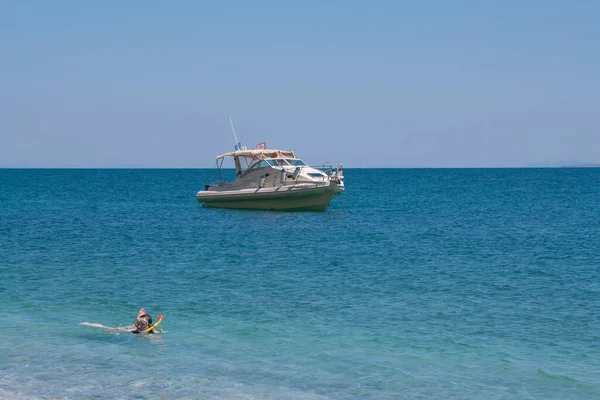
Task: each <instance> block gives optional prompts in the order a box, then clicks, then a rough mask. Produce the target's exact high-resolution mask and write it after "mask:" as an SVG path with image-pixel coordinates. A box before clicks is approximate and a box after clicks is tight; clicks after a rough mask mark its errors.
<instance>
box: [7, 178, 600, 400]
mask: <svg viewBox="0 0 600 400" xmlns="http://www.w3.org/2000/svg"><path fill="white" fill-rule="evenodd" d="M344 173H345V183H346V192H345V193H344V194H343V195H342V196H341V197H339V198H336V199H334V200H333V201H332V203H331V205H330V206H329V207H328V208H327V210H325V211H323V212H277V211H247V210H246V211H244V210H226V209H216V208H206V207H203V206H202V204H200V203H198V202H197V201H196V199H195V197H194V196H195V194H196V192H197V191H198V190H202V189H203V188H204V185H205V184H207V183H211V182H212V181H214V180H215V178H216V176H215V173H214V171H213V170H212V169H163V170H159V169H1V170H0V398H3V399H245V400H248V399H265V400H268V399H286V400H288V399H289V400H294V399H298V400H329V399H339V400H364V399H381V400H391V399H561V400H562V399H595V400H597V399H600V169H598V168H540V169H536V168H524V169H519V168H514V169H352V168H348V169H345V171H344ZM141 307H144V308H145V310H146V312H147V313H148V314H150V315H151V316H152V318H153V319H154V321H156V319H157V318H158V315H163V316H164V319H163V321H162V324H161V325H160V326H159V327H158V328H157V333H155V334H147V335H144V334H138V335H136V334H132V333H130V332H129V331H128V329H129V327H131V325H132V323H133V320H134V319H135V318H136V316H137V312H138V310H139V309H140V308H141Z"/></svg>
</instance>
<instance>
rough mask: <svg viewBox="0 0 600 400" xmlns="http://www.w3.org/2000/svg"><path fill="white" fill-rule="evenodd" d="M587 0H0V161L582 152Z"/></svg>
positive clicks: (498, 157) (501, 160)
mask: <svg viewBox="0 0 600 400" xmlns="http://www.w3.org/2000/svg"><path fill="white" fill-rule="evenodd" d="M599 21H600V2H598V1H593V0H589V1H578V0H572V1H567V0H565V1H553V0H546V1H534V0H531V1H513V0H504V1H490V2H487V1H460V0H458V1H445V0H444V1H442V0H439V1H427V0H424V1H410V2H408V1H400V0H397V1H377V0H374V1H366V0H365V1H350V0H338V1H325V0H322V1H295V2H291V1H260V0H256V1H227V0H222V1H200V0H198V1H173V2H167V1H160V2H159V1H95V2H92V1H81V0H73V1H61V0H54V1H46V0H39V1H31V0H18V1H4V2H1V3H0V38H1V40H0V167H212V166H213V165H214V158H215V156H216V155H218V154H220V153H224V152H227V151H230V150H232V149H233V145H234V140H233V135H232V134H231V130H230V126H229V120H228V116H229V115H231V116H232V118H233V120H234V123H235V128H236V131H237V134H238V137H239V138H240V140H241V141H242V142H243V143H244V144H245V145H247V146H249V147H250V146H252V147H253V146H254V145H255V144H256V143H258V142H261V141H266V142H267V144H268V146H269V147H270V148H289V149H293V150H296V152H297V153H298V154H299V155H300V156H301V157H302V158H304V159H305V161H307V162H309V163H311V164H319V163H322V162H324V161H331V162H340V161H341V162H344V165H346V166H347V167H373V166H412V167H414V166H432V167H486V166H490V167H496V166H521V165H528V164H530V163H537V162H550V161H562V160H573V159H579V160H582V161H587V162H600V129H599V126H600V125H599V122H600V22H599Z"/></svg>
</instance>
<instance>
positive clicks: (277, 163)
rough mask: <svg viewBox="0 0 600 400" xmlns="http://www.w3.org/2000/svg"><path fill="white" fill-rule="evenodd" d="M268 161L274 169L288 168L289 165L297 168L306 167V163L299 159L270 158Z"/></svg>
mask: <svg viewBox="0 0 600 400" xmlns="http://www.w3.org/2000/svg"><path fill="white" fill-rule="evenodd" d="M266 161H268V162H269V164H270V165H271V166H273V167H281V166H283V167H286V166H288V165H291V166H294V167H297V166H303V165H306V164H304V161H302V160H300V159H297V158H269V159H267V160H266Z"/></svg>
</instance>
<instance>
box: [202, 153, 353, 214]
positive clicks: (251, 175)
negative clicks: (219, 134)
mask: <svg viewBox="0 0 600 400" xmlns="http://www.w3.org/2000/svg"><path fill="white" fill-rule="evenodd" d="M263 146H264V144H263ZM265 147H266V146H265ZM231 158H233V162H234V164H235V172H236V178H235V180H234V181H233V182H226V181H223V180H221V170H222V169H223V168H222V167H223V162H224V160H226V159H231ZM217 174H218V178H217V179H219V180H218V181H217V182H215V183H214V184H212V185H206V186H205V188H204V189H205V190H203V191H200V192H198V193H197V194H196V199H198V201H200V202H202V203H204V205H205V206H207V207H220V208H246V209H262V210H324V209H325V208H327V206H328V205H329V203H330V202H331V199H332V198H334V197H336V196H339V195H341V194H342V193H343V192H344V175H343V170H342V164H339V165H338V166H337V168H333V166H329V167H327V166H324V167H321V168H316V167H310V166H308V165H306V164H305V163H304V162H303V161H302V160H301V159H299V158H298V157H296V155H295V154H294V152H293V151H289V150H274V149H266V148H257V149H252V150H246V149H242V150H236V151H232V152H230V153H225V154H222V155H220V156H218V157H217Z"/></svg>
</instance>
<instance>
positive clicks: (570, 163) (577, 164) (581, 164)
mask: <svg viewBox="0 0 600 400" xmlns="http://www.w3.org/2000/svg"><path fill="white" fill-rule="evenodd" d="M527 167H529V168H600V163H590V162H586V161H581V160H566V161H556V162H550V163H535V164H529V165H527Z"/></svg>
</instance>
